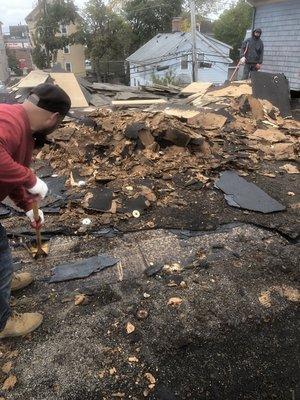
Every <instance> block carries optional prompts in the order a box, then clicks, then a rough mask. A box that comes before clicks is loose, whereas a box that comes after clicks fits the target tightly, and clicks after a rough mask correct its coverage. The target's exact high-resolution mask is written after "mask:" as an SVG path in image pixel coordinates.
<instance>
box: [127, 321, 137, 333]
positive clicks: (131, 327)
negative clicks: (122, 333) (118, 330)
mask: <svg viewBox="0 0 300 400" xmlns="http://www.w3.org/2000/svg"><path fill="white" fill-rule="evenodd" d="M134 331H135V326H134V325H133V324H132V323H131V322H127V324H126V332H127V333H128V335H130V334H131V333H133V332H134Z"/></svg>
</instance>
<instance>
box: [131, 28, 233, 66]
mask: <svg viewBox="0 0 300 400" xmlns="http://www.w3.org/2000/svg"><path fill="white" fill-rule="evenodd" d="M197 36H198V37H199V38H201V39H202V40H204V41H205V42H206V43H207V44H208V45H209V46H210V47H211V48H213V49H214V50H215V51H217V52H218V53H219V54H220V56H225V57H226V55H225V54H224V53H223V52H222V51H221V50H220V49H219V48H218V47H217V46H216V45H218V44H219V45H220V44H221V45H222V46H225V47H228V48H229V49H231V46H229V45H227V44H225V43H221V42H219V41H218V40H216V39H213V38H211V37H209V36H206V35H204V34H202V33H200V32H197ZM191 40H192V39H191V33H190V32H173V33H160V34H158V35H156V36H155V37H154V38H153V39H151V40H149V42H147V43H145V44H144V45H143V46H142V47H141V48H139V49H138V50H137V51H136V52H135V53H133V54H132V55H131V56H129V57H128V58H127V61H130V62H136V63H143V62H146V61H149V60H151V61H154V60H162V59H163V58H164V57H168V56H170V55H174V54H176V53H177V52H178V49H179V48H180V47H181V45H183V44H184V42H187V41H191ZM229 63H231V60H230V59H229Z"/></svg>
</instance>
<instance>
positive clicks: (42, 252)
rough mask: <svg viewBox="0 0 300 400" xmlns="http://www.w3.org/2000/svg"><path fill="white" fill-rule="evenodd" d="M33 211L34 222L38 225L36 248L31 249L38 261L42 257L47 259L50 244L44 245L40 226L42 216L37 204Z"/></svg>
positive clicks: (34, 205)
mask: <svg viewBox="0 0 300 400" xmlns="http://www.w3.org/2000/svg"><path fill="white" fill-rule="evenodd" d="M32 210H33V216H34V220H35V222H36V223H37V227H36V246H32V247H31V248H30V252H31V254H32V255H33V257H34V258H35V259H38V258H40V257H46V256H47V255H48V254H49V245H48V243H42V235H41V227H40V225H39V224H38V223H39V222H40V216H39V208H38V205H37V203H34V204H33V208H32Z"/></svg>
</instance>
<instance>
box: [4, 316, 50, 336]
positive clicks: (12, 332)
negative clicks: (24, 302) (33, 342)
mask: <svg viewBox="0 0 300 400" xmlns="http://www.w3.org/2000/svg"><path fill="white" fill-rule="evenodd" d="M42 322H43V316H42V314H40V313H24V314H14V315H12V316H11V317H9V319H8V321H7V322H6V325H5V328H4V329H3V331H2V332H0V339H4V338H8V337H17V336H24V335H27V333H30V332H32V331H34V330H35V329H36V328H38V327H39V326H40V325H41V323H42Z"/></svg>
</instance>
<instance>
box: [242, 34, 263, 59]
mask: <svg viewBox="0 0 300 400" xmlns="http://www.w3.org/2000/svg"><path fill="white" fill-rule="evenodd" d="M241 57H246V63H247V64H262V63H263V58H264V44H263V41H262V40H261V39H260V38H258V39H257V38H255V37H254V36H252V37H251V38H249V39H247V40H245V41H244V43H243V44H242V48H241Z"/></svg>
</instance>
